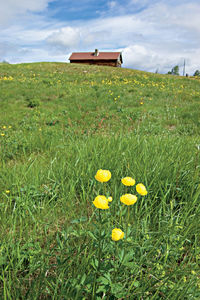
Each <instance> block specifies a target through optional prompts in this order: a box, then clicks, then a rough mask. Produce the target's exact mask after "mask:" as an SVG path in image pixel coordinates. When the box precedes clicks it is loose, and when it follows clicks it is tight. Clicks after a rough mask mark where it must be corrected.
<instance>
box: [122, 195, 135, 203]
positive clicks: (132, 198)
mask: <svg viewBox="0 0 200 300" xmlns="http://www.w3.org/2000/svg"><path fill="white" fill-rule="evenodd" d="M120 201H121V202H122V203H124V204H126V205H133V204H135V202H136V201H137V196H135V195H132V194H125V195H123V196H121V197H120Z"/></svg>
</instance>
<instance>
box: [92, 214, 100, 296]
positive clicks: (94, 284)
mask: <svg viewBox="0 0 200 300" xmlns="http://www.w3.org/2000/svg"><path fill="white" fill-rule="evenodd" d="M99 224H100V225H99V241H98V266H97V270H96V273H95V278H94V283H93V293H92V300H93V299H96V288H97V285H96V280H97V276H98V273H99V270H100V264H101V250H102V249H101V245H102V243H101V234H102V218H101V210H100V209H99Z"/></svg>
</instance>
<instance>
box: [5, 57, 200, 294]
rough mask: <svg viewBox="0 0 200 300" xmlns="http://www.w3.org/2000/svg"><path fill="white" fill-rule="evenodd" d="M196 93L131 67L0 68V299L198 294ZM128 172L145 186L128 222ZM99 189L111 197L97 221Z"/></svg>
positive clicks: (199, 111)
mask: <svg viewBox="0 0 200 300" xmlns="http://www.w3.org/2000/svg"><path fill="white" fill-rule="evenodd" d="M199 90H200V81H199V79H194V78H184V77H181V76H169V75H159V74H153V73H145V72H140V71H135V70H128V69H119V68H110V67H97V66H83V65H70V64H63V63H36V64H21V65H3V64H2V65H0V128H1V130H0V149H1V153H0V191H1V196H0V298H1V299H16V300H17V299H78V300H79V299H110V300H112V299H145V300H146V299H147V300H148V299H154V300H155V299H156V300H157V299H180V300H182V299H200V272H199V264H200V224H199V217H200V204H199V200H200V182H199V181H200V180H199V179H200V135H199V133H200V92H199ZM101 168H102V169H108V170H110V171H111V173H112V177H111V180H110V181H109V182H108V183H105V184H101V183H99V182H97V181H96V180H95V178H94V176H95V174H96V172H97V170H98V169H101ZM125 176H131V177H133V178H135V179H136V182H137V183H139V182H142V183H144V184H145V186H146V188H147V190H148V194H147V196H145V197H142V196H138V201H137V202H136V204H134V205H133V206H131V207H130V218H129V222H128V223H129V224H128V226H127V207H125V206H124V205H122V203H120V196H121V195H122V194H124V193H126V192H131V193H133V194H134V193H136V191H135V187H129V188H126V187H125V186H123V185H122V183H121V178H122V177H125ZM99 194H106V195H107V196H109V195H110V196H112V197H113V201H112V203H110V208H109V209H108V210H105V211H101V218H102V220H101V222H102V224H101V222H100V221H99V212H98V209H96V208H95V206H94V205H93V203H92V202H93V200H94V198H95V197H96V196H97V195H99ZM115 227H117V228H121V229H122V230H123V231H124V232H125V233H126V234H125V238H124V239H123V240H120V241H118V242H114V241H112V239H111V232H112V229H113V228H115ZM99 246H100V248H101V253H100V255H101V257H100V259H99Z"/></svg>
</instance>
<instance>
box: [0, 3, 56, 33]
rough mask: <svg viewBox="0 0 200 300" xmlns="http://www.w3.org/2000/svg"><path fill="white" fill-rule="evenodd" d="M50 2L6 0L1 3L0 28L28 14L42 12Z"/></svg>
mask: <svg viewBox="0 0 200 300" xmlns="http://www.w3.org/2000/svg"><path fill="white" fill-rule="evenodd" d="M51 1H52V0H28V1H27V0H18V1H16V0H6V1H3V0H2V1H1V11H0V16H1V17H0V27H1V26H7V25H9V24H10V23H13V20H16V19H20V18H22V17H24V16H25V15H26V14H28V13H30V12H40V11H44V10H45V9H46V8H47V6H48V3H49V2H51Z"/></svg>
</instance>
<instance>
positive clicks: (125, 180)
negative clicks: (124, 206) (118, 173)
mask: <svg viewBox="0 0 200 300" xmlns="http://www.w3.org/2000/svg"><path fill="white" fill-rule="evenodd" d="M121 182H122V183H123V184H124V185H127V186H133V185H134V184H135V179H133V178H132V177H124V178H122V180H121Z"/></svg>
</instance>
